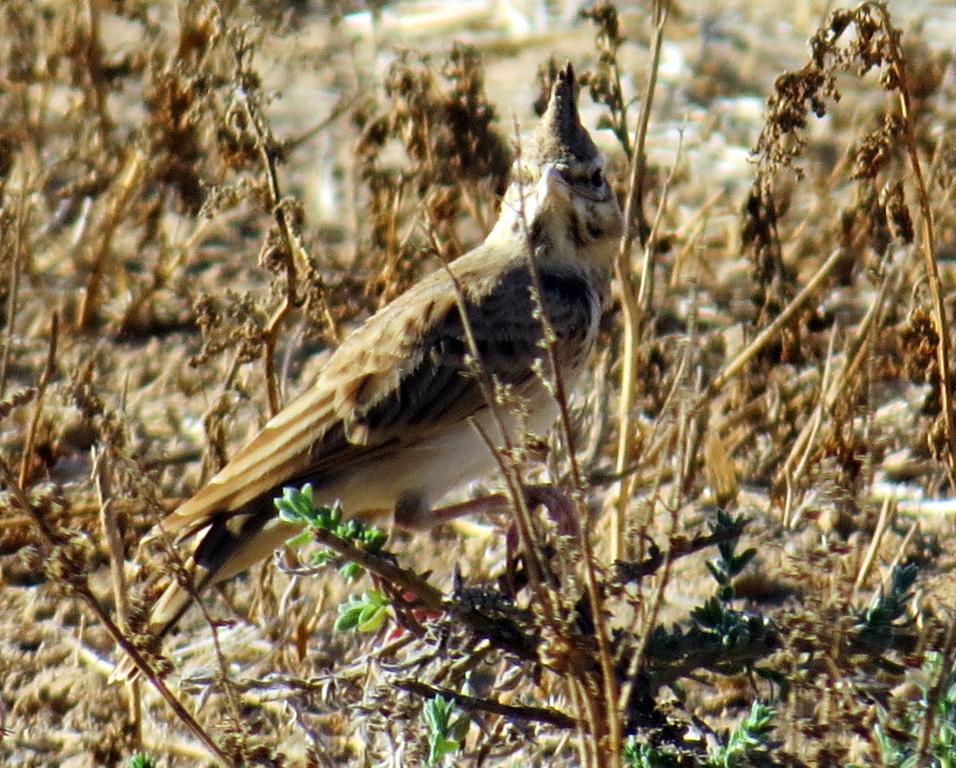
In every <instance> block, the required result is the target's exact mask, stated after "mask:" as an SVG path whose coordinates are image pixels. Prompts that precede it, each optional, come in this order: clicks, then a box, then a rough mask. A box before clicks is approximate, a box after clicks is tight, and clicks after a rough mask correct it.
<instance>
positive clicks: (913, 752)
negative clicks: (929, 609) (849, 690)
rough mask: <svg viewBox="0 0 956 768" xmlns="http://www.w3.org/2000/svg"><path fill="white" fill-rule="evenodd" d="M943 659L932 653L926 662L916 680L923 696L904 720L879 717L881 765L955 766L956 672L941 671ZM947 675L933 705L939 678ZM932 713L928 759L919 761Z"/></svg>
mask: <svg viewBox="0 0 956 768" xmlns="http://www.w3.org/2000/svg"><path fill="white" fill-rule="evenodd" d="M942 664H943V656H942V654H940V653H936V652H933V653H929V654H927V655H926V660H925V662H924V663H923V669H922V674H920V675H919V676H918V677H915V678H914V682H915V683H916V685H917V687H918V688H919V690H920V697H919V699H917V700H916V701H914V702H912V703H910V704H909V705H908V706H907V708H906V710H905V712H904V714H903V716H902V718H900V719H899V720H896V721H894V722H892V723H890V722H889V720H890V718H889V717H887V716H884V717H882V718H880V722H878V723H877V724H876V726H875V730H876V738H877V743H878V744H879V747H880V757H881V764H882V765H884V766H888V768H916V766H917V765H926V766H929V767H930V768H954V767H956V669H954V668H953V666H952V665H950V668H949V669H948V670H946V671H945V673H944V672H943V670H942V668H941V667H942ZM941 674H945V677H944V678H943V679H942V681H941V682H942V685H941V687H940V689H939V691H940V692H939V695H938V699H937V700H936V701H935V702H934V701H933V698H934V694H933V688H934V685H935V683H936V682H937V681H939V680H940V675H941ZM931 713H932V717H933V723H932V725H933V727H932V731H931V733H930V734H929V739H928V741H927V745H926V747H927V748H926V757H927V758H929V759H928V760H922V761H921V760H920V754H919V744H920V741H921V739H922V738H923V731H924V728H925V727H926V719H927V717H928V716H929V715H930V714H931Z"/></svg>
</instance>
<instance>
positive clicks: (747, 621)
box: [691, 509, 757, 646]
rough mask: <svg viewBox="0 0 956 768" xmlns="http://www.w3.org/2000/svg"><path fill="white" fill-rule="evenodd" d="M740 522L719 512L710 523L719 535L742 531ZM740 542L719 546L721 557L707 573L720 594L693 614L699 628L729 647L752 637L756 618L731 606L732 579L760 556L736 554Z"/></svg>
mask: <svg viewBox="0 0 956 768" xmlns="http://www.w3.org/2000/svg"><path fill="white" fill-rule="evenodd" d="M741 522H742V521H741V520H739V519H738V518H735V517H733V516H732V515H729V514H728V513H726V512H724V511H723V510H720V509H718V510H717V517H716V518H715V520H714V522H713V523H711V530H712V531H713V533H714V534H717V535H719V534H721V533H722V532H724V531H731V530H734V529H737V528H740V525H741ZM744 522H745V521H744ZM738 542H739V537H734V538H731V539H727V540H725V541H721V542H720V543H719V544H718V545H717V551H718V553H719V554H718V557H716V558H715V559H713V560H708V561H707V570H709V571H710V575H711V576H713V578H714V581H716V582H717V594H716V595H714V596H713V597H711V598H709V599H708V600H707V601H706V602H705V603H704V604H703V605H701V606H698V607H697V608H694V609H693V610H692V611H691V618H692V619H693V621H694V623H695V624H696V625H697V627H698V628H699V629H701V630H703V631H705V632H708V633H716V634H717V635H719V637H720V640H721V642H722V643H723V644H724V645H726V646H734V645H737V644H738V642H741V641H746V639H747V638H750V637H751V636H752V634H753V632H752V630H753V626H752V624H753V617H752V616H748V615H746V614H743V613H741V612H740V611H736V610H734V609H733V608H732V607H731V605H730V604H731V602H732V601H733V599H734V598H735V597H736V592H735V591H734V586H733V580H734V579H735V578H736V577H737V576H739V575H740V573H741V572H742V571H743V570H744V568H746V567H747V565H748V564H749V563H750V561H751V560H752V559H753V557H754V555H756V554H757V550H755V549H747V550H745V551H743V552H741V553H740V554H737V553H736V549H737V543H738Z"/></svg>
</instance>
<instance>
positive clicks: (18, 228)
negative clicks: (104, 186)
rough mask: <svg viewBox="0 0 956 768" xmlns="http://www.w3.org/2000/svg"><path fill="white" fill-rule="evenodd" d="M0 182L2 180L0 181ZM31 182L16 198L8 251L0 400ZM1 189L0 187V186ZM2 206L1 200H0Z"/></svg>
mask: <svg viewBox="0 0 956 768" xmlns="http://www.w3.org/2000/svg"><path fill="white" fill-rule="evenodd" d="M0 184H2V182H0ZM31 186H32V184H31V183H30V182H29V181H27V182H25V183H24V189H23V190H21V192H20V195H19V197H18V198H17V212H16V219H15V221H14V234H13V248H12V249H11V252H10V256H9V259H10V283H9V287H8V288H7V297H6V302H7V318H6V328H5V329H4V336H5V337H6V338H5V341H4V342H3V354H2V355H0V400H2V399H3V398H4V396H5V395H6V391H7V374H8V371H9V367H10V355H11V353H12V352H13V337H14V333H13V331H14V324H15V322H16V318H17V301H18V298H19V292H20V273H21V271H22V269H23V253H24V250H23V249H24V241H25V238H24V231H25V229H26V225H27V219H28V215H29V213H28V210H27V201H28V199H29V197H30V196H29V194H28V193H27V189H29V188H30V187H31ZM0 189H2V187H0ZM0 207H2V201H0Z"/></svg>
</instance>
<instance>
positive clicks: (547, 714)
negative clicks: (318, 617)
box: [393, 678, 578, 729]
mask: <svg viewBox="0 0 956 768" xmlns="http://www.w3.org/2000/svg"><path fill="white" fill-rule="evenodd" d="M393 685H394V686H395V687H396V688H400V689H401V690H403V691H408V692H409V693H414V694H415V695H416V696H421V697H422V698H426V699H430V698H433V697H434V696H444V697H445V698H447V699H452V700H453V701H454V702H455V703H456V704H457V705H458V706H460V707H461V708H462V709H464V710H466V711H468V712H490V713H491V714H494V715H501V716H502V717H506V718H508V719H509V720H516V721H519V722H521V721H527V722H535V723H545V724H546V725H551V726H554V727H555V728H562V729H564V728H575V727H577V725H578V722H577V720H575V719H574V718H573V717H569V716H568V715H566V714H564V713H563V712H559V711H558V710H556V709H549V708H547V707H530V706H515V705H512V704H501V703H499V702H497V701H492V700H491V699H484V698H480V697H478V696H466V695H465V694H463V693H458V692H457V691H452V690H448V689H442V688H435V687H434V686H431V685H426V684H425V683H422V682H420V681H418V680H414V679H412V678H405V679H403V680H396V681H395V682H394V683H393Z"/></svg>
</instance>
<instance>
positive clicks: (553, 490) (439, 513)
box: [427, 485, 578, 536]
mask: <svg viewBox="0 0 956 768" xmlns="http://www.w3.org/2000/svg"><path fill="white" fill-rule="evenodd" d="M524 499H525V503H526V504H527V505H528V507H529V508H531V509H534V508H535V507H538V506H542V507H544V508H545V509H546V510H547V512H548V516H549V517H550V518H551V520H552V521H554V524H555V526H556V527H557V529H558V533H559V534H560V535H561V536H574V535H575V534H577V531H578V522H577V518H576V517H575V514H574V505H573V504H572V503H571V500H570V499H569V498H568V496H567V494H566V493H565V492H564V491H562V490H561V489H560V488H558V487H557V486H554V485H529V486H525V488H524ZM510 509H511V500H510V499H509V498H508V496H507V495H506V494H503V493H492V494H490V495H488V496H479V497H478V498H477V499H470V500H469V501H465V502H462V503H460V504H451V505H450V506H447V507H439V508H438V509H433V510H430V511H429V512H428V515H427V516H428V518H429V519H428V523H429V524H432V525H437V524H438V523H447V522H448V521H450V520H455V519H457V518H459V517H462V516H464V515H475V514H478V515H481V514H488V513H494V512H507V511H509V510H510Z"/></svg>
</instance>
